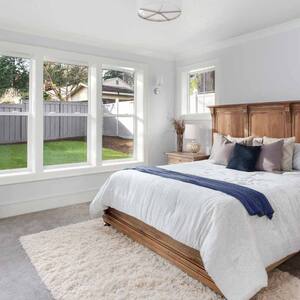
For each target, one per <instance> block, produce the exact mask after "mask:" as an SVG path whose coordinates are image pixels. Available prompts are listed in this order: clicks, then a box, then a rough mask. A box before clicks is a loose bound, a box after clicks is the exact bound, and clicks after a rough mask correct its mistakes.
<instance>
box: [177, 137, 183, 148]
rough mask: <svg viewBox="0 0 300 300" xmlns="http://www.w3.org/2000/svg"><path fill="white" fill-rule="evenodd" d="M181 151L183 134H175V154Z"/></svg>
mask: <svg viewBox="0 0 300 300" xmlns="http://www.w3.org/2000/svg"><path fill="white" fill-rule="evenodd" d="M182 149H183V134H177V152H182Z"/></svg>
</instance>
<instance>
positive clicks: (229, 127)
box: [103, 101, 300, 295]
mask: <svg viewBox="0 0 300 300" xmlns="http://www.w3.org/2000/svg"><path fill="white" fill-rule="evenodd" d="M210 110H211V114H212V131H213V132H220V133H222V134H230V135H232V136H235V137H245V136H250V135H254V136H270V137H289V136H295V137H296V141H297V142H300V101H286V102H266V103H251V104H235V105H219V106H212V107H210ZM103 220H104V222H105V224H107V225H112V226H113V227H114V228H116V229H117V230H119V231H121V232H122V233H124V234H126V235H128V236H129V237H131V238H132V239H133V240H135V241H137V242H139V243H140V244H142V245H144V246H146V247H148V248H150V249H151V250H153V251H154V252H156V253H157V254H159V255H160V256H162V257H164V258H166V259H167V260H169V261H170V262H171V263H173V264H175V265H176V266H178V267H179V268H180V269H181V270H183V271H184V272H186V273H187V274H188V275H190V276H191V277H193V278H195V279H197V280H199V281H200V282H202V283H203V284H205V285H207V286H208V287H210V288H211V289H212V290H214V291H215V292H217V293H218V294H220V295H222V292H221V291H220V290H219V288H218V287H217V286H216V284H215V283H214V281H213V280H212V279H211V278H210V276H209V275H208V274H207V272H206V270H205V268H204V266H203V263H202V260H201V257H200V253H199V251H198V250H196V249H193V248H191V247H188V246H186V245H184V244H182V243H180V242H178V241H176V240H174V239H172V238H171V237H170V236H168V235H166V234H164V233H162V232H160V231H158V230H156V229H155V228H153V227H151V226H149V225H147V224H145V223H143V222H142V221H140V220H138V219H136V218H134V217H131V216H129V215H127V214H125V213H123V212H120V211H118V210H116V209H113V208H109V209H107V210H106V211H105V214H104V216H103ZM224 255H226V254H225V253H224ZM294 255H295V254H292V255H289V256H288V257H285V258H284V259H282V260H280V261H278V262H276V263H274V264H272V265H270V266H269V267H267V271H268V272H269V271H271V270H273V269H274V268H276V267H277V266H279V265H280V264H282V263H283V262H285V261H286V260H288V259H289V258H291V257H292V256H294Z"/></svg>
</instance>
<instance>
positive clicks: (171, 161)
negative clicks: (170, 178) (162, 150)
mask: <svg viewBox="0 0 300 300" xmlns="http://www.w3.org/2000/svg"><path fill="white" fill-rule="evenodd" d="M191 161H193V160H191V159H188V158H183V157H168V164H170V165H171V164H180V163H185V162H191Z"/></svg>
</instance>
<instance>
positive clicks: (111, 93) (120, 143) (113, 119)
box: [102, 69, 135, 160]
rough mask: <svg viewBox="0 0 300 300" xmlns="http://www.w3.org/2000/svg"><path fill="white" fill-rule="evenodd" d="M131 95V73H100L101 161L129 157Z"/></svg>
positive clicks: (132, 105) (132, 137)
mask: <svg viewBox="0 0 300 300" xmlns="http://www.w3.org/2000/svg"><path fill="white" fill-rule="evenodd" d="M134 93H135V91H134V72H130V71H120V70H114V69H104V70H103V71H102V105H103V131H102V144H103V151H102V158H103V160H112V159H126V158H131V157H133V149H134V118H135V115H134V114H135V111H134V110H135V109H134V99H135V97H134Z"/></svg>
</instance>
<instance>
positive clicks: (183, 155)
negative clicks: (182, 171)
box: [166, 152, 209, 165]
mask: <svg viewBox="0 0 300 300" xmlns="http://www.w3.org/2000/svg"><path fill="white" fill-rule="evenodd" d="M166 155H167V157H168V164H169V165H171V164H179V163H184V162H192V161H196V160H204V159H208V157H209V155H205V154H201V153H191V152H168V153H166Z"/></svg>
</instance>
